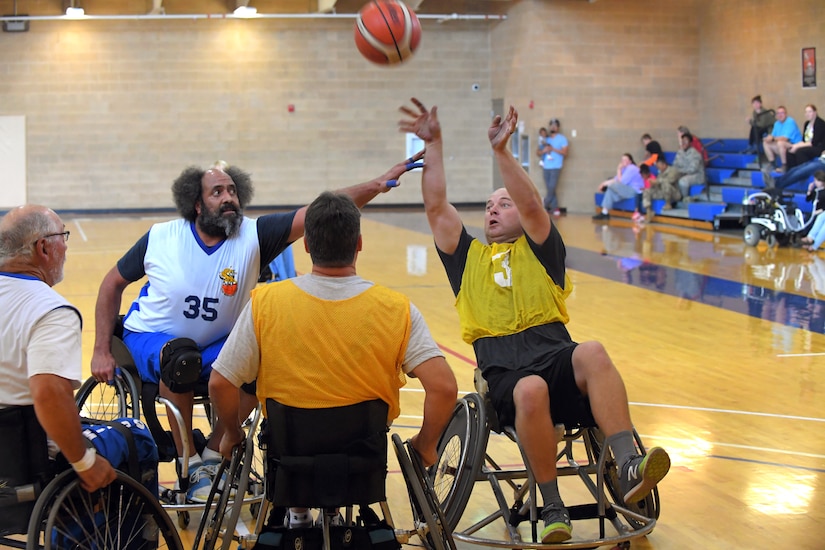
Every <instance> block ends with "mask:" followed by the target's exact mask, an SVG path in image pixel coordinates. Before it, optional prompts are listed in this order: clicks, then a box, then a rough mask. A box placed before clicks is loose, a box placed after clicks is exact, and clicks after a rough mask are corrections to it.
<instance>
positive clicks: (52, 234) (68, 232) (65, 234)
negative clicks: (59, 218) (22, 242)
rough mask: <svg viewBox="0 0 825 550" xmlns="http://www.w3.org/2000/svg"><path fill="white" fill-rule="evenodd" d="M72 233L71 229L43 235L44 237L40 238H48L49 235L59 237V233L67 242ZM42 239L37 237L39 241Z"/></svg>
mask: <svg viewBox="0 0 825 550" xmlns="http://www.w3.org/2000/svg"><path fill="white" fill-rule="evenodd" d="M70 234H71V231H62V232H60V233H49V234H48V235H43V236H42V237H40V239H48V238H49V237H57V236H58V235H60V236H62V237H63V241H64V242H66V241H68V240H69V235H70ZM40 239H37V241H39V240H40ZM37 241H34V242H35V243H36V242H37ZM32 244H34V243H32Z"/></svg>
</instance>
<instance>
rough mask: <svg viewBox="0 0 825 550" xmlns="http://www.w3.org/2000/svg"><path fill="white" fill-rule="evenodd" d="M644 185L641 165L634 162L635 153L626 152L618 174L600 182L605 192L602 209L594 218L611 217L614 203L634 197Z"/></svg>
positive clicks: (605, 218) (600, 188) (603, 218)
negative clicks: (640, 171)
mask: <svg viewBox="0 0 825 550" xmlns="http://www.w3.org/2000/svg"><path fill="white" fill-rule="evenodd" d="M644 185H645V182H644V180H642V176H641V174H639V167H638V166H636V163H635V162H633V155H631V154H630V153H625V154H624V155H622V160H621V161H619V166H618V167H617V168H616V176H615V177H612V178H610V179H606V180H604V181H603V182H601V183H600V184H599V191H602V192H603V193H604V198H603V199H602V211H601V212H600V213H598V214H596V215H595V216H593V219H594V220H608V219H610V209H611V208H613V205H614V204H615V203H617V202H619V201H622V200H624V199H632V198H634V197H635V196H636V194H637V193H641V192H642V191H643V190H644Z"/></svg>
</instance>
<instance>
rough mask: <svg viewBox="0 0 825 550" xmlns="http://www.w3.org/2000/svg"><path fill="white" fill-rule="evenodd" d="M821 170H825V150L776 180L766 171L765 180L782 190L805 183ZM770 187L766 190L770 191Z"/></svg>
mask: <svg viewBox="0 0 825 550" xmlns="http://www.w3.org/2000/svg"><path fill="white" fill-rule="evenodd" d="M820 170H825V152H823V153H822V154H821V155H820V156H818V157H817V158H815V159H811V160H809V161H808V162H806V163H805V164H799V165H797V166H794V167H793V168H791V169H790V170H788V171H787V172H785V173H784V174H782V175H781V176H779V177H778V178H776V179H775V180H774V179H773V178H772V177H771V175H770V173H767V171H765V182H766V183H767V184H768V185H769V186H772V187H773V188H775V189H776V190H782V189H785V188H786V187H790V186H791V185H794V184H797V183H805V182H806V181H808V179H809V178H810V177H812V176H813V175H814V174H815V173H816V172H818V171H820ZM770 189H771V187H768V188H766V189H765V190H766V191H769V190H770Z"/></svg>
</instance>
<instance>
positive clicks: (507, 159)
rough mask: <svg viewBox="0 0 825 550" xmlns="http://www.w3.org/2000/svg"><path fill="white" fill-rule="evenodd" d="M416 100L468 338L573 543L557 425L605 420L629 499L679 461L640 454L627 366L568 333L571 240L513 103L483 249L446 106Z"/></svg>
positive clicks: (548, 520) (412, 120)
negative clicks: (446, 143) (464, 214)
mask: <svg viewBox="0 0 825 550" xmlns="http://www.w3.org/2000/svg"><path fill="white" fill-rule="evenodd" d="M412 101H413V104H414V106H413V107H406V106H405V107H402V108H401V111H402V112H403V113H404V114H405V118H404V120H402V121H401V122H400V123H399V129H400V130H401V131H404V132H412V133H415V134H416V135H417V136H418V137H419V138H421V139H422V140H423V141H424V143H425V144H426V148H427V153H426V159H427V162H426V163H425V165H424V173H423V174H422V178H421V192H422V195H423V198H424V208H425V210H426V213H427V220H428V222H429V224H430V229H431V230H432V232H433V237H434V239H435V245H436V248H437V250H438V255H439V257H440V259H441V263H442V264H443V265H444V268H445V271H446V272H447V278H448V279H449V281H450V286H451V288H452V290H453V293H454V294H455V295H456V308H457V309H458V317H459V320H460V321H461V328H462V332H463V334H462V337H463V339H464V341H465V342H467V343H469V344H472V345H473V349H474V351H475V354H476V359H477V361H478V367H479V369H480V370H481V373H482V375H483V376H484V379H485V380H486V381H487V383H488V385H489V394H488V395H489V397H490V400H491V402H492V403H493V407H494V408H495V410H496V413H497V414H498V417H499V421H500V423H501V425H502V426H513V427H515V429H516V432H517V433H518V437H519V443H520V445H521V447H522V449H523V450H524V453H525V455H526V456H527V459H528V462H529V463H530V468H531V470H532V472H533V474H534V476H535V480H536V483H537V485H538V489H539V491H540V492H541V495H542V498H543V500H544V508H543V509H542V512H541V517H542V520H544V523H545V527H544V530H543V531H542V532H541V535H540V536H541V540H542V542H546V543H549V542H562V541H565V540H567V539H569V538H570V537H571V533H572V527H571V525H570V516H569V514H568V512H567V509H566V508H565V506H564V502H563V501H562V499H561V496H560V495H559V490H558V484H557V478H556V474H557V472H556V444H557V442H556V436H555V430H554V422H558V423H564V424H566V425H567V424H569V425H575V424H577V423H590V422H592V420H595V421H596V422H597V424H598V426H599V428H600V429H601V431H602V432H604V434H605V436H606V437H607V442H608V444H610V446H611V448H612V451H613V456H614V457H615V458H616V464H617V466H618V468H619V484H620V486H621V489H622V498H623V500H624V501H625V502H626V503H635V502H638V501H640V500H642V499H644V498H645V497H646V496H647V495H648V494H649V493H650V491H651V490H653V488H654V487H655V486H656V484H657V483H658V482H659V481H660V480H661V479H662V478H663V477H664V476H665V474H666V473H667V471H668V469H669V468H670V458H669V457H668V455H667V453H666V452H665V451H664V449H661V448H659V447H654V448H653V449H650V452H649V453H648V454H647V455H646V456H644V457H642V456H639V455H638V453H637V450H636V447H635V442H634V438H633V432H632V429H633V426H632V424H631V421H630V411H629V406H628V403H627V392H626V391H625V387H624V382H623V381H622V378H621V375H620V374H619V371H618V370H617V369H616V366H615V365H614V364H613V362H612V361H611V360H610V357H609V356H608V355H607V352H606V351H605V349H604V347H603V346H602V345H601V344H600V343H599V342H595V341H593V342H584V343H581V344H579V343H576V342H574V341H573V340H572V339H571V337H570V334H569V333H568V332H567V328H566V326H565V324H566V323H567V321H568V319H569V315H568V313H567V306H566V304H565V300H566V298H567V296H569V295H570V292H572V288H573V283H572V281H571V280H570V277H569V276H568V275H567V274H566V269H565V263H564V258H565V255H566V252H565V248H564V242H563V241H562V238H561V235H559V232H558V230H557V229H556V228H555V227H554V225H553V223H552V222H551V221H550V217H549V216H548V215H547V212H546V211H545V210H544V209H543V208H542V202H541V198H540V197H539V195H538V192H537V191H536V188H535V186H534V185H533V182H532V181H530V178H529V177H528V176H527V174H526V172H525V171H524V170H523V169H522V167H521V166H520V165H519V163H518V161H517V160H516V159H515V157H513V155H512V153H511V152H510V151H509V149H508V147H507V144H508V142H509V140H510V136H511V135H512V134H513V133H514V131H515V129H516V125H517V123H518V112H516V110H515V109H514V108H513V107H510V109H509V110H508V112H507V114H506V115H505V116H504V117H502V116H500V115H499V116H496V117H495V118H494V119H493V122H492V124H491V125H490V127H489V128H488V130H487V137H488V138H489V140H490V145H491V147H492V150H493V155H494V157H495V159H496V161H497V163H498V166H499V170H500V172H501V177H502V181H503V182H504V187H503V188H501V189H497V190H495V191H494V192H493V193H492V194H491V195H490V198H489V199H487V205H486V209H485V215H484V234H485V237H486V238H487V244H482V243H481V242H480V241H479V240H478V239H475V238H473V237H471V236H470V235H469V233H468V232H467V229H466V228H465V227H464V224H463V223H462V221H461V217H460V216H459V214H458V211H457V210H456V209H455V207H454V206H453V205H452V204H450V203H449V202H448V201H447V181H446V176H445V174H444V156H443V145H442V140H441V125H440V123H439V121H438V116H437V109H436V108H435V107H433V108H432V109H431V110H430V111H428V110H427V109H426V108H425V107H424V105H423V104H422V103H421V102H420V101H418V100H416V99H413V100H412Z"/></svg>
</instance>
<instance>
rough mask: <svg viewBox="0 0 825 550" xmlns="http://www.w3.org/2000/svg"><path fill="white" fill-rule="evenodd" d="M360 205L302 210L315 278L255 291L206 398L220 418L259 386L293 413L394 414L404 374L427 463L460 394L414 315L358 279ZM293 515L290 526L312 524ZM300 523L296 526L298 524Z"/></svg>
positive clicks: (315, 205)
mask: <svg viewBox="0 0 825 550" xmlns="http://www.w3.org/2000/svg"><path fill="white" fill-rule="evenodd" d="M360 215H361V213H360V212H359V210H358V208H357V206H356V205H355V204H354V203H353V201H352V200H351V199H350V198H349V197H346V196H343V195H335V194H333V193H329V192H326V193H322V194H321V195H320V196H319V197H318V198H317V199H315V200H314V201H313V202H312V204H310V205H309V208H308V209H307V211H306V234H305V236H304V246H305V248H306V250H307V252H309V254H310V257H311V258H312V272H311V273H309V274H306V275H302V276H300V277H298V278H294V279H288V280H286V281H282V282H279V283H273V284H270V285H267V286H265V287H261V288H258V289H256V290H254V291H253V293H252V299H251V300H250V302H249V303H248V304H247V305H246V306H245V307H244V310H243V312H242V313H241V316H240V317H239V318H238V321H237V323H236V324H235V327H234V328H233V329H232V333H231V334H230V335H229V339H228V340H227V341H226V344H225V345H224V347H223V349H222V350H221V353H220V355H219V356H218V359H217V360H216V361H215V363H214V364H213V370H212V376H211V378H210V380H209V394H210V397H211V400H212V404H213V405H214V407H215V409H216V410H217V413H218V416H223V417H225V418H237V417H238V410H239V402H238V391H237V388H238V387H240V386H241V385H242V384H244V383H248V382H251V381H252V380H256V379H257V385H258V388H257V391H258V399H259V400H260V401H261V402H262V403H263V402H265V400H266V398H269V397H271V398H273V399H275V400H276V401H278V402H280V403H282V404H284V405H287V406H292V407H301V408H310V409H316V408H329V407H339V406H347V405H352V404H355V403H360V402H363V401H370V400H373V399H382V400H383V401H384V402H386V403H387V404H388V405H389V412H388V418H387V424H388V425H389V424H390V423H392V421H393V420H394V419H395V418H396V417H397V416H398V414H399V389H400V387H401V386H402V385H403V384H404V375H409V376H414V377H416V378H418V380H419V381H420V382H421V385H422V386H423V387H424V391H425V398H424V420H423V423H422V425H421V429H420V431H419V432H418V434H416V435H415V436H414V437H413V438H412V445H413V447H414V448H415V449H416V451H417V452H418V454H419V455H420V456H421V458H422V460H423V462H424V463H425V464H426V465H430V464H433V463H435V461H436V459H437V458H438V457H437V453H436V445H437V443H438V438H439V436H440V435H441V432H442V430H443V429H444V427H445V426H446V424H447V422H448V421H449V418H450V415H451V413H452V410H453V406H454V405H455V400H456V393H457V386H456V380H455V377H454V376H453V373H452V371H451V370H450V367H449V365H448V364H447V361H446V360H445V359H444V354H443V353H442V352H441V350H440V349H439V348H438V346H437V345H436V343H435V342H434V341H433V338H432V336H431V335H430V332H429V329H428V328H427V325H426V323H425V322H424V319H423V317H422V316H421V313H420V312H419V311H418V309H417V308H416V307H415V306H414V305H413V304H412V303H410V301H409V299H408V298H407V297H406V296H404V295H403V294H401V293H398V292H395V291H393V290H390V289H387V288H385V287H383V286H380V285H376V284H374V283H372V282H370V281H367V280H365V279H362V278H361V277H359V276H358V275H357V274H356V269H355V263H356V258H357V255H358V252H359V251H360V250H361V229H360V228H361V225H360ZM243 437H244V435H243V431H242V430H241V427H240V423H236V424H235V425H234V426H227V427H226V431H225V433H224V437H223V440H222V441H221V443H220V450H221V453H222V454H223V455H224V456H227V457H229V456H231V452H232V448H233V447H234V446H235V445H237V444H238V443H240V442H241V440H242V439H243ZM309 519H310V518H309V517H308V514H307V512H306V511H305V510H295V509H293V510H292V511H291V512H290V524H291V525H292V526H296V525H301V523H308V522H309ZM302 520H303V522H302Z"/></svg>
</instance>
